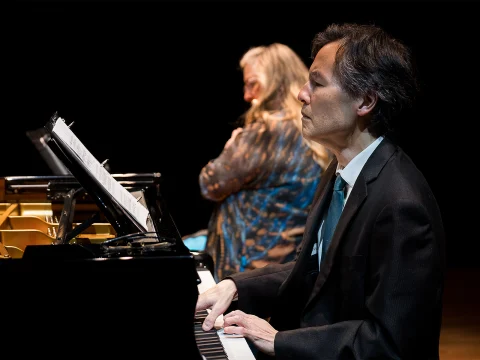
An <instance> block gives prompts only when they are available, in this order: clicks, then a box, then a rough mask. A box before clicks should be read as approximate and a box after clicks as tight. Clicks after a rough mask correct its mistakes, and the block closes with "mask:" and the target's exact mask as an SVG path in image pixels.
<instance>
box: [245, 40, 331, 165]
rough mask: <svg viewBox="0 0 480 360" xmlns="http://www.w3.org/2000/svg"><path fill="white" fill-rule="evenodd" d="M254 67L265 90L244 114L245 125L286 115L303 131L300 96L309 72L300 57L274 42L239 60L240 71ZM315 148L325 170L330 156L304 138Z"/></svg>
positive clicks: (317, 159) (318, 160)
mask: <svg viewBox="0 0 480 360" xmlns="http://www.w3.org/2000/svg"><path fill="white" fill-rule="evenodd" d="M247 64H248V65H251V66H255V68H256V69H257V70H258V72H259V73H260V74H261V76H260V78H259V79H258V81H259V82H260V84H261V86H262V91H261V94H260V96H259V97H258V99H257V101H255V102H252V104H251V106H250V108H249V109H248V110H247V111H246V113H245V125H248V124H250V123H252V122H254V121H269V120H270V119H273V118H275V119H277V120H278V114H279V112H281V113H282V114H283V117H282V120H291V121H294V123H295V125H296V127H297V128H298V130H299V131H300V132H301V131H302V120H301V109H302V103H301V102H300V101H299V100H298V98H297V95H298V93H299V91H300V89H301V88H302V86H303V85H304V84H305V83H306V82H307V80H308V69H307V67H306V66H305V64H304V63H303V61H302V60H301V59H300V57H299V56H298V55H297V54H296V53H295V52H294V51H293V50H292V49H290V48H289V47H288V46H286V45H283V44H279V43H273V44H271V45H268V46H257V47H253V48H251V49H249V50H248V51H247V52H246V53H245V54H244V55H243V56H242V58H241V59H240V68H241V69H242V70H243V69H244V68H245V66H246V65H247ZM303 140H304V141H305V143H306V144H307V145H308V146H309V147H310V148H311V149H312V151H313V154H314V159H315V161H316V162H317V163H318V164H319V165H320V166H321V167H322V168H323V169H325V168H326V167H327V166H328V163H329V162H330V159H331V157H330V154H329V152H328V151H327V149H325V148H324V147H323V146H322V145H320V144H318V143H316V142H313V141H310V140H307V139H305V138H303Z"/></svg>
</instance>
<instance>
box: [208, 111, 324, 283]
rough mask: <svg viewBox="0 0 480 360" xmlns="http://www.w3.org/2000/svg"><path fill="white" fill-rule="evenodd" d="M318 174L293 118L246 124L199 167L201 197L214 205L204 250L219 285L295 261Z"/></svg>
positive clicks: (315, 163) (319, 170)
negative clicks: (247, 272)
mask: <svg viewBox="0 0 480 360" xmlns="http://www.w3.org/2000/svg"><path fill="white" fill-rule="evenodd" d="M321 172H322V168H321V167H320V165H319V164H318V163H317V162H315V161H314V158H313V152H312V150H311V149H310V148H309V147H308V146H307V145H306V144H305V142H304V140H303V137H302V134H301V132H300V131H299V130H298V129H297V127H296V126H295V124H294V122H293V121H291V120H270V121H268V122H266V123H265V122H255V123H253V124H250V125H247V126H246V127H244V130H243V132H241V133H240V134H239V135H237V137H236V138H235V141H234V142H233V143H232V145H231V146H230V147H228V148H227V149H224V150H223V152H222V153H221V154H220V156H219V157H218V158H216V159H214V160H211V161H210V162H209V163H208V164H207V165H206V166H205V167H204V168H203V169H202V171H201V172H200V176H199V183H200V189H201V192H202V195H203V197H205V198H206V199H209V200H212V201H215V202H216V204H215V207H214V210H213V213H212V216H211V218H210V221H209V224H208V238H207V245H206V248H205V251H206V252H208V253H209V254H210V255H212V257H213V260H214V264H215V274H214V275H215V279H216V280H217V281H219V280H221V279H222V278H224V277H225V276H227V275H230V274H232V273H234V272H238V271H245V270H247V269H254V268H257V267H263V266H265V265H267V264H268V263H272V262H275V263H282V262H287V261H290V260H293V258H294V256H295V248H296V247H297V245H298V244H299V243H300V241H301V238H302V235H301V228H303V226H304V225H305V222H306V218H307V214H308V211H309V209H310V204H311V202H312V199H313V194H314V192H315V189H316V187H317V185H318V183H319V181H320V175H321ZM297 228H300V234H299V235H297V236H291V235H290V234H289V231H290V230H292V229H297Z"/></svg>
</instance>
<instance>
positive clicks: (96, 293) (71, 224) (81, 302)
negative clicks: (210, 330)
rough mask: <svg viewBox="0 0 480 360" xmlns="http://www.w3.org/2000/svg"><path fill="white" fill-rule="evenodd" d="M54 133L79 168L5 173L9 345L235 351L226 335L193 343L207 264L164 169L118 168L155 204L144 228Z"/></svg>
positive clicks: (169, 353) (87, 350)
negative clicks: (188, 237) (168, 198)
mask: <svg viewBox="0 0 480 360" xmlns="http://www.w3.org/2000/svg"><path fill="white" fill-rule="evenodd" d="M56 121H63V120H62V119H60V118H57V117H56V116H54V117H52V119H50V122H49V123H47V125H46V128H47V130H48V131H49V132H51V131H52V127H53V126H55V123H56ZM50 141H52V142H53V144H51V145H50V146H51V147H52V150H54V151H55V153H56V154H57V156H59V158H60V159H61V160H62V161H63V162H64V163H65V165H66V166H67V167H68V169H69V170H70V172H71V173H72V175H64V176H63V175H62V176H50V177H49V176H47V177H44V176H42V177H36V176H30V177H15V176H13V177H4V178H1V179H0V284H2V291H1V294H2V295H1V298H0V302H1V309H2V315H3V316H2V320H1V322H0V324H1V327H2V341H1V343H2V345H3V347H8V348H10V349H16V351H18V352H19V353H20V354H21V353H28V354H32V355H35V356H48V357H49V358H60V357H62V358H65V357H67V358H68V357H70V356H75V357H82V356H92V355H98V356H108V357H112V356H132V357H134V358H147V357H153V356H155V357H156V356H158V357H159V358H161V359H168V358H172V359H173V358H175V359H177V358H182V359H192V360H197V359H199V360H200V359H207V360H208V359H227V358H228V356H227V355H226V354H225V353H224V352H222V351H221V350H222V349H218V347H219V346H220V348H221V343H215V344H212V345H211V346H207V348H206V349H205V348H202V349H203V350H200V347H199V346H198V344H197V338H196V335H195V333H194V327H195V326H197V327H198V319H197V320H196V314H195V304H196V301H197V298H198V285H199V284H200V282H201V280H200V277H199V273H198V270H199V269H202V268H206V267H207V265H211V264H210V263H209V259H208V257H207V258H206V257H205V256H204V255H200V254H194V253H192V252H190V251H189V250H188V248H187V247H186V246H185V245H184V244H183V241H182V240H181V237H180V234H179V232H178V230H177V228H176V226H175V224H174V221H173V219H172V217H171V215H170V213H169V212H168V209H167V207H166V204H165V201H164V200H163V198H162V196H161V192H160V174H158V173H152V174H123V175H122V174H119V175H113V176H112V177H113V178H114V179H115V182H118V184H120V185H121V186H122V188H125V189H127V190H128V192H129V193H130V194H132V196H135V198H136V199H137V201H138V202H139V203H141V204H142V206H143V207H144V208H145V209H147V211H148V219H147V220H148V228H147V230H146V229H145V227H142V226H141V225H142V224H141V223H140V222H139V221H138V218H135V216H132V213H131V212H129V211H127V210H126V209H125V208H124V207H123V206H122V205H121V203H120V202H119V201H118V199H117V198H116V197H115V196H111V194H109V193H108V192H107V191H105V187H104V186H103V184H102V183H101V182H98V181H96V179H95V178H94V177H92V174H91V173H90V172H89V171H88V169H87V168H86V167H85V165H84V164H83V163H82V161H81V160H80V159H78V158H77V156H76V155H75V154H73V153H72V152H71V151H70V150H69V149H68V148H67V147H66V146H65V144H64V143H63V142H62V141H61V139H59V138H58V137H56V136H55V134H54V133H53V132H52V139H51V140H50ZM109 181H111V179H110V180H109ZM133 194H135V195H133ZM137 196H138V198H137ZM202 270H204V269H202ZM243 341H244V340H243ZM178 344H179V345H178ZM219 344H220V345H219ZM211 348H214V350H213V351H211V350H209V349H211ZM206 354H208V355H206ZM210 354H211V356H210Z"/></svg>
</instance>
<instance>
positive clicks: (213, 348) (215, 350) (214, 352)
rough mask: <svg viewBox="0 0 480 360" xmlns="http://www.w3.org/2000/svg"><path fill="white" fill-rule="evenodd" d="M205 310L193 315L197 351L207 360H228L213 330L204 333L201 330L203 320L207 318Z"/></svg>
mask: <svg viewBox="0 0 480 360" xmlns="http://www.w3.org/2000/svg"><path fill="white" fill-rule="evenodd" d="M207 315H208V312H207V310H201V311H198V312H197V313H196V314H195V320H194V334H195V340H196V343H197V347H198V350H199V351H200V354H202V355H203V356H204V357H205V358H206V359H207V360H217V359H218V360H228V355H227V353H226V352H225V348H224V347H223V344H222V341H221V340H220V337H219V336H218V334H217V331H216V330H215V329H211V330H209V331H205V330H203V329H202V323H203V320H205V318H206V317H207Z"/></svg>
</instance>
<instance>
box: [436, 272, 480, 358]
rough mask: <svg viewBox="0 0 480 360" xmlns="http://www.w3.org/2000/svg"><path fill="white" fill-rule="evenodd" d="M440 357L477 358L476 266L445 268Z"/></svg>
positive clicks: (479, 288) (479, 293)
mask: <svg viewBox="0 0 480 360" xmlns="http://www.w3.org/2000/svg"><path fill="white" fill-rule="evenodd" d="M440 360H480V267H477V268H468V269H467V268H465V269H463V268H450V269H448V273H447V278H446V281H445V294H444V306H443V323H442V332H441V335H440Z"/></svg>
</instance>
